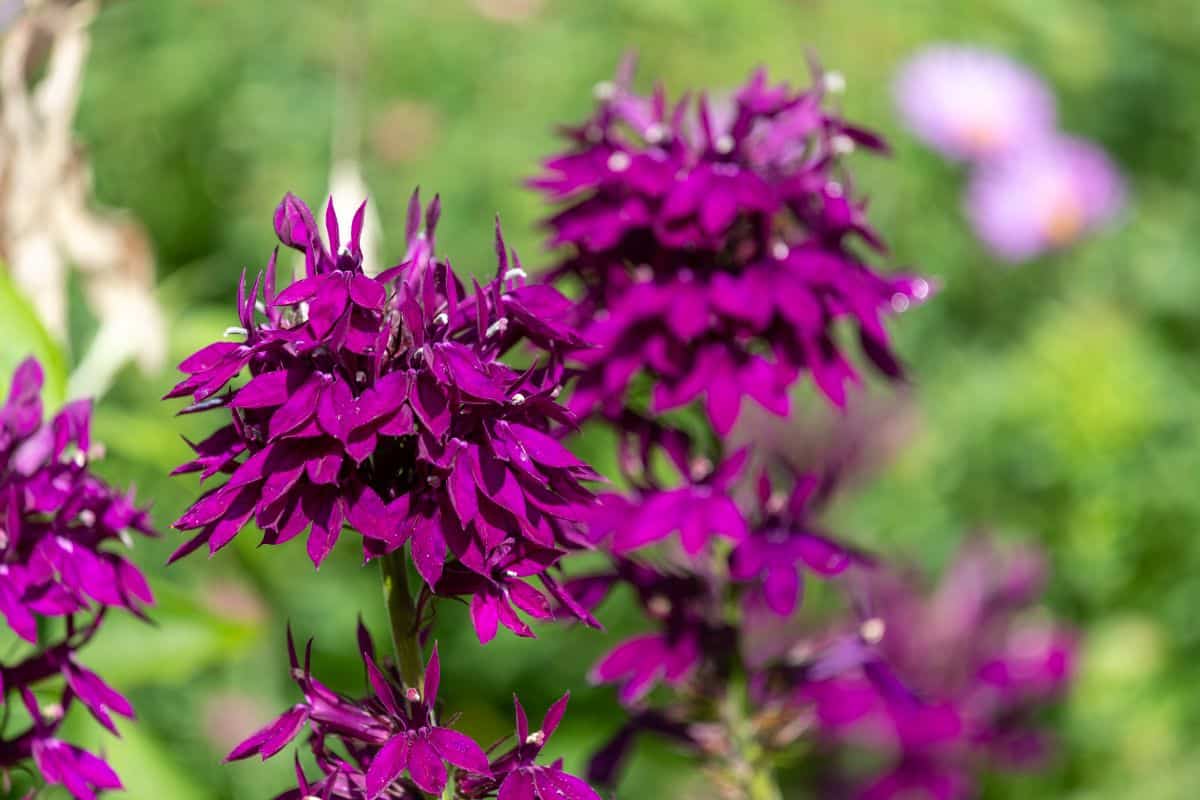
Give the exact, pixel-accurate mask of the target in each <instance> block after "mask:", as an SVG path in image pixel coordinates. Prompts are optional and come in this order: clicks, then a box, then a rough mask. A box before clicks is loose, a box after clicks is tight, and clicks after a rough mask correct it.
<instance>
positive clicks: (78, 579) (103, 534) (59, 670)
mask: <svg viewBox="0 0 1200 800" xmlns="http://www.w3.org/2000/svg"><path fill="white" fill-rule="evenodd" d="M41 388H42V371H41V367H40V366H39V365H38V364H37V362H36V361H33V360H28V361H25V362H24V363H22V364H21V365H20V366H19V367H18V368H17V370H16V373H15V374H14V376H13V380H12V388H11V390H10V392H9V395H8V398H7V400H6V401H5V404H4V406H3V407H2V408H0V616H2V617H3V619H4V620H5V622H6V623H7V625H8V627H9V628H10V629H11V630H12V631H13V632H14V633H15V634H16V635H17V636H18V637H19V638H20V639H21V640H23V642H24V643H25V645H26V647H24V648H18V649H16V650H14V651H12V653H15V654H16V655H17V656H19V657H18V658H16V659H14V660H11V661H10V660H8V658H7V657H6V658H4V659H0V705H5V706H6V710H7V708H8V707H9V703H10V701H11V700H12V699H14V698H15V697H16V696H19V697H20V698H21V699H22V701H23V703H24V706H25V708H26V711H27V715H28V718H29V723H28V725H27V726H25V727H24V728H20V727H19V725H20V723H18V722H16V718H15V717H13V716H11V715H10V714H8V713H5V714H4V715H2V716H3V719H0V782H3V780H5V779H6V777H7V774H8V772H9V771H10V770H12V769H14V768H16V767H18V766H20V765H22V764H24V763H26V762H29V761H32V762H33V764H34V765H35V766H36V767H37V769H38V770H39V771H40V773H41V775H42V778H43V779H44V780H46V781H47V782H48V783H54V784H61V785H62V786H64V787H65V788H66V789H67V791H68V792H70V793H71V794H72V795H73V796H74V797H76V798H77V799H78V800H93V799H94V798H95V796H96V793H97V792H99V791H101V790H105V789H116V788H120V786H121V783H120V780H119V779H118V778H117V776H116V775H115V774H114V773H113V771H112V769H111V768H109V766H108V765H107V764H105V763H104V761H103V760H101V759H100V758H97V757H96V756H94V755H92V754H90V753H88V752H86V751H84V750H81V749H79V748H77V747H75V746H74V745H71V744H69V743H67V742H65V741H63V740H62V739H61V738H59V729H60V728H61V726H62V722H63V719H64V718H65V715H66V712H67V710H68V709H69V708H70V707H71V706H72V705H73V704H74V703H76V702H78V703H79V704H81V705H82V706H83V707H84V708H85V709H86V710H87V711H88V712H89V713H90V714H91V715H92V717H93V718H95V719H96V721H97V722H99V723H100V724H101V725H102V726H104V727H105V728H106V729H108V730H109V731H111V732H113V733H116V732H117V728H116V725H115V723H114V721H113V717H114V716H122V717H127V718H132V717H133V708H132V706H131V705H130V703H129V701H128V700H126V699H125V698H124V697H123V696H122V695H121V694H120V693H118V692H117V691H116V690H114V689H113V688H112V687H111V686H109V685H108V684H107V683H106V682H105V681H104V680H103V679H102V678H101V677H100V676H99V675H97V674H96V673H95V672H92V671H91V670H89V669H87V668H86V667H84V666H83V665H82V664H81V663H80V662H79V659H78V657H77V655H76V654H77V651H79V650H80V649H81V648H82V647H84V645H86V644H87V643H88V642H90V641H91V639H92V638H93V637H94V636H95V635H96V633H97V632H98V631H99V630H100V627H101V625H102V623H103V621H104V618H105V614H106V613H107V611H108V610H109V609H110V608H124V609H126V610H129V611H131V612H132V613H134V614H136V615H138V616H142V615H143V614H144V608H145V606H146V605H149V604H150V603H152V602H153V599H154V598H153V595H152V594H151V592H150V588H149V586H148V585H147V583H146V580H145V578H144V577H143V576H142V574H141V572H139V571H138V569H137V567H135V566H134V565H133V563H132V562H131V561H129V560H128V558H126V557H125V555H124V554H123V553H122V552H121V551H122V550H124V549H125V548H126V547H127V546H132V538H131V537H130V532H132V531H136V532H139V533H142V534H145V535H153V530H152V529H151V527H150V522H149V518H148V516H147V514H146V512H145V511H144V510H143V509H140V508H138V507H136V506H135V505H134V503H133V497H132V495H131V494H126V493H121V492H118V491H116V490H115V489H113V488H112V487H110V486H108V485H107V484H106V483H104V482H103V481H101V480H100V479H99V478H98V477H96V476H95V475H94V474H93V473H92V472H91V461H92V459H94V458H95V457H96V456H97V455H98V454H99V453H100V448H99V446H98V445H95V444H93V442H92V441H91V436H90V422H91V406H90V403H89V402H88V401H76V402H74V403H71V404H69V405H67V406H66V407H64V408H63V409H62V410H61V411H59V412H58V413H57V414H55V415H54V416H53V417H52V418H51V419H50V420H49V421H44V420H43V415H42V411H43V409H42V401H41ZM54 620H60V622H59V623H58V624H52V621H54ZM12 653H10V655H11V654H12ZM59 678H61V679H62V681H63V683H64V687H63V689H62V690H61V692H60V693H59V695H58V700H57V701H56V702H49V703H46V704H45V705H41V704H39V701H38V699H37V697H35V694H34V689H35V688H36V689H37V691H38V692H39V694H42V695H44V694H45V693H46V691H47V689H46V687H45V686H44V685H43V684H45V683H46V682H47V681H50V680H54V679H59ZM10 726H18V730H16V731H15V732H13V731H10V730H9V728H10Z"/></svg>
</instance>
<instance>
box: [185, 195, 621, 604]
mask: <svg viewBox="0 0 1200 800" xmlns="http://www.w3.org/2000/svg"><path fill="white" fill-rule="evenodd" d="M420 210H421V209H420V205H419V202H418V199H417V197H416V195H414V196H413V202H412V205H411V206H410V212H409V222H408V239H409V247H408V253H407V256H406V259H405V261H404V262H403V263H402V264H400V265H399V266H396V267H393V268H391V269H388V270H385V271H384V272H382V273H380V274H379V275H378V276H375V277H371V276H368V275H366V274H365V273H364V272H363V269H362V257H361V249H360V246H359V234H360V231H361V224H362V219H363V209H361V208H360V209H359V213H358V214H357V215H356V216H355V218H354V223H353V225H352V226H351V232H350V238H349V241H348V242H347V244H346V247H345V248H344V249H340V241H341V240H340V232H339V230H338V224H337V218H336V216H334V215H332V214H330V215H327V220H326V226H327V233H328V239H329V247H328V248H326V246H325V243H324V242H323V241H322V239H321V236H320V233H319V231H318V230H317V227H316V224H315V222H314V221H313V218H312V214H311V213H310V212H309V210H308V208H307V207H306V206H305V205H304V204H303V203H301V202H300V201H299V200H298V199H296V198H295V197H293V196H292V195H288V196H287V197H285V198H284V200H283V202H282V203H281V204H280V206H279V208H278V210H277V211H276V214H275V228H276V232H277V233H278V235H279V239H280V241H281V242H283V243H284V244H285V245H287V246H289V247H292V248H295V249H297V250H300V251H301V252H303V253H304V254H305V259H306V277H304V278H302V279H300V280H298V281H297V282H295V283H293V284H291V285H290V286H288V287H287V288H285V289H284V290H283V291H281V292H278V293H277V292H276V290H275V259H274V256H273V257H272V260H271V262H270V264H269V265H268V267H267V272H266V277H265V280H264V279H263V278H260V279H259V280H258V281H256V283H255V285H254V288H253V290H252V291H251V292H249V293H247V292H246V290H245V281H244V280H243V283H242V287H241V289H240V290H239V295H238V316H239V319H240V322H241V327H240V328H239V329H238V330H237V332H238V334H239V335H243V336H244V337H245V341H244V342H230V341H222V342H216V343H214V344H211V345H209V346H208V347H205V348H203V349H202V350H200V351H199V352H197V353H195V354H194V355H192V356H190V357H189V358H188V359H186V360H185V361H184V362H183V363H182V364H181V366H180V368H181V369H182V370H183V371H184V372H185V373H187V375H188V377H186V378H185V379H184V380H183V381H181V382H180V383H179V384H178V385H177V386H176V387H175V388H174V389H173V390H172V391H171V392H170V393H169V394H168V397H180V396H184V395H191V397H192V399H193V401H194V402H193V404H192V405H191V406H189V407H188V408H186V409H184V412H193V411H202V410H208V409H218V410H219V411H220V413H222V414H225V415H228V418H229V419H230V423H229V424H228V425H226V426H225V427H223V428H221V429H220V430H218V431H217V432H216V433H215V434H213V435H212V436H211V437H209V438H208V439H206V440H205V441H203V442H201V443H199V444H196V445H193V448H194V449H195V451H196V458H195V459H193V460H192V461H190V462H188V463H187V464H184V465H183V466H181V467H179V468H178V469H177V470H176V472H177V473H183V472H200V473H201V478H202V480H203V479H208V478H211V477H213V476H214V475H216V474H218V473H224V474H226V475H228V478H227V479H226V480H225V481H224V483H222V484H221V485H220V486H218V487H216V488H214V489H211V490H209V491H207V492H206V493H205V494H204V495H203V496H202V497H201V498H200V499H199V500H198V501H197V502H196V503H195V504H193V505H192V507H191V508H190V509H188V510H187V512H185V513H184V515H183V516H182V517H180V519H179V520H178V521H177V522H176V523H175V524H176V527H178V528H180V529H181V530H198V531H199V532H198V533H197V534H196V535H195V536H194V537H193V538H192V539H191V540H190V541H189V542H188V543H187V544H185V545H184V546H183V547H181V548H180V549H179V550H178V551H177V552H176V553H175V555H174V556H173V558H179V557H182V556H184V555H186V554H188V553H190V552H192V551H193V550H195V549H197V548H199V547H201V546H203V545H207V546H208V549H209V551H210V552H215V551H217V550H219V549H220V548H222V547H224V546H225V545H226V544H228V543H229V542H230V541H231V540H232V539H233V538H234V536H236V535H237V533H238V531H240V530H241V529H242V528H243V527H244V526H245V525H246V524H247V523H248V522H250V521H251V519H253V520H254V522H255V523H256V524H257V525H258V527H259V528H261V529H262V530H263V531H264V533H265V536H264V542H265V543H267V544H280V543H283V542H285V541H288V540H289V539H292V538H294V537H296V536H298V535H300V534H301V533H303V532H304V531H305V530H308V531H309V535H308V553H309V556H310V557H311V559H312V561H313V563H314V564H315V565H318V566H319V565H320V564H321V562H322V561H323V560H324V559H325V558H326V556H328V555H329V552H330V551H331V550H332V548H333V546H334V544H335V543H336V542H337V539H338V537H339V535H340V534H341V530H342V527H343V525H348V526H349V527H351V528H352V529H354V530H355V531H357V532H358V533H360V534H361V535H362V537H363V547H364V550H365V553H366V555H367V557H368V558H371V557H374V556H378V555H381V554H383V553H388V552H392V551H394V550H396V549H398V548H400V547H401V546H403V545H404V544H405V543H406V542H407V543H408V544H409V547H410V549H411V553H412V558H413V562H414V563H415V565H416V568H417V571H418V572H419V573H420V575H421V577H422V578H424V580H425V582H426V583H427V584H428V585H429V586H430V587H434V586H436V585H437V584H438V582H439V580H440V579H441V577H442V573H443V569H444V567H445V564H446V562H447V559H448V558H449V559H450V562H451V563H453V564H458V565H460V566H462V567H465V568H466V569H467V570H470V571H472V572H474V573H476V574H478V575H480V576H483V577H484V578H491V577H492V575H493V573H494V568H495V566H496V565H497V564H498V563H501V562H505V561H506V560H509V561H512V560H516V559H519V558H523V557H524V556H523V555H521V554H523V553H526V552H527V551H530V550H536V551H537V553H538V558H539V559H540V561H539V564H540V566H541V568H542V569H541V571H542V572H544V571H545V569H547V568H549V566H551V565H552V564H553V563H555V562H556V561H557V559H558V558H559V557H560V556H562V555H563V554H564V553H565V551H566V550H567V549H570V548H576V547H581V546H585V545H586V544H587V543H586V541H585V540H584V539H583V538H582V533H581V531H580V530H579V527H580V526H579V521H580V520H582V519H584V518H585V517H586V515H587V514H588V513H590V508H591V506H592V505H593V503H594V497H593V495H592V494H591V492H590V491H589V490H588V489H586V488H585V487H584V486H583V483H582V482H583V481H590V480H595V479H597V478H598V477H599V476H598V475H597V474H596V473H595V472H594V471H593V470H592V469H591V468H590V467H589V466H588V465H587V464H585V463H583V462H582V461H580V460H579V459H578V458H576V457H575V456H574V455H573V454H572V453H571V452H570V451H568V450H567V449H566V448H565V447H563V446H562V445H561V444H560V443H559V441H558V439H557V438H556V433H557V431H558V430H559V429H562V428H570V427H572V426H573V425H574V424H575V420H574V417H573V416H572V415H571V413H570V412H569V411H567V410H566V409H565V408H563V407H562V406H560V405H559V404H558V403H557V402H556V400H555V398H556V397H557V396H558V393H559V391H560V390H561V387H562V383H563V381H564V380H565V378H566V374H565V371H564V368H563V364H562V358H563V353H564V352H565V350H566V349H567V348H576V347H579V346H581V345H582V340H580V339H579V337H578V336H577V334H576V333H575V332H574V330H573V329H572V328H571V327H570V325H568V324H567V323H565V322H564V317H565V315H566V313H567V312H568V311H569V310H570V303H569V301H567V300H566V299H565V298H564V297H563V296H562V295H560V294H559V293H558V292H557V291H555V290H554V289H552V288H550V287H548V286H539V285H528V286H527V285H525V282H524V275H525V273H524V272H523V271H522V269H521V266H520V262H519V261H518V260H517V259H516V256H515V254H514V255H513V256H512V261H511V263H510V256H509V253H508V250H507V248H506V247H505V244H504V241H503V239H502V238H501V237H500V231H499V226H498V225H497V229H496V251H497V255H498V257H499V267H498V270H497V273H496V277H495V279H494V280H492V281H491V283H489V284H488V286H487V287H485V288H481V287H480V286H479V285H478V284H475V286H474V290H473V292H471V293H470V294H468V293H466V292H465V290H464V287H463V286H462V284H461V283H460V282H459V281H458V279H457V278H456V277H455V275H454V272H453V271H452V270H451V268H450V265H449V264H448V263H447V262H445V261H441V260H439V259H437V258H435V257H434V255H433V245H434V229H435V227H436V224H437V219H438V215H439V204H438V201H437V200H436V199H435V200H434V202H433V203H432V204H431V205H430V207H429V209H428V210H427V211H426V215H425V228H424V230H423V231H419V227H420V226H419V221H420ZM260 294H261V299H260ZM522 342H527V343H530V344H533V345H534V346H536V347H537V348H538V349H539V350H541V351H542V353H543V354H544V357H543V358H542V359H540V360H537V361H535V362H534V364H533V366H531V367H529V368H528V369H526V370H524V371H520V370H517V369H514V368H512V367H509V366H507V365H505V364H504V363H502V362H501V361H500V360H499V359H500V358H501V357H502V356H503V355H504V354H505V353H506V352H507V351H508V350H510V349H511V348H512V347H513V346H515V345H517V344H519V343H522ZM243 371H248V372H249V375H250V380H248V381H246V382H245V383H243V384H242V385H240V386H238V387H236V388H234V387H231V386H230V383H231V381H233V380H234V379H235V378H236V377H237V376H238V375H239V374H241V373H242V372H243ZM526 565H527V564H526ZM526 574H532V573H526Z"/></svg>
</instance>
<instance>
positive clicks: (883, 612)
mask: <svg viewBox="0 0 1200 800" xmlns="http://www.w3.org/2000/svg"><path fill="white" fill-rule="evenodd" d="M1043 574H1044V569H1043V565H1042V563H1041V559H1040V557H1039V556H1038V554H1037V553H1034V552H1032V551H1028V550H1022V549H1014V550H1009V551H1003V550H1001V549H999V548H998V547H996V546H995V545H993V544H992V543H990V542H988V541H985V540H980V541H976V542H974V543H972V544H971V545H969V546H968V547H967V548H966V549H965V550H964V551H963V552H962V554H961V555H960V556H959V558H958V559H957V560H956V561H955V563H954V564H953V566H951V568H950V570H949V571H948V572H947V574H946V576H945V577H944V578H943V580H942V582H941V584H940V585H939V586H938V588H937V590H936V591H935V592H933V593H932V594H931V595H928V596H925V595H922V594H921V593H919V592H918V591H917V590H916V589H915V588H914V587H913V586H912V585H911V583H910V582H907V581H904V580H901V579H899V578H898V577H897V576H895V575H894V574H891V573H886V572H882V571H878V572H874V573H872V575H871V576H869V577H868V579H867V587H866V611H865V614H866V615H867V618H866V619H865V620H864V621H863V622H862V623H861V625H860V627H859V630H858V632H857V634H856V636H855V637H852V638H850V639H846V640H844V641H845V642H846V644H845V645H842V646H841V647H842V653H843V656H840V657H837V658H829V657H828V656H826V657H825V659H824V663H823V664H822V666H820V667H819V668H816V669H813V668H810V669H809V670H808V672H807V673H806V675H805V679H804V680H802V681H800V682H799V683H798V693H797V697H798V699H799V700H800V702H801V704H802V705H807V704H812V705H813V706H814V708H815V712H816V714H817V718H818V720H819V722H820V724H821V727H822V729H823V730H824V732H825V734H826V735H827V736H828V737H829V738H830V739H831V741H833V742H837V743H839V744H841V745H843V746H846V747H851V746H862V745H865V746H867V747H870V748H872V749H878V750H883V751H884V752H889V753H891V754H892V755H893V757H894V760H893V762H892V764H891V766H889V767H888V768H887V769H885V770H884V771H883V772H882V773H880V774H879V775H877V776H875V777H873V778H869V779H866V780H859V783H860V786H861V787H862V789H861V793H860V794H859V795H858V797H860V798H862V800H884V799H885V798H892V797H902V796H905V795H904V792H905V791H914V790H916V789H918V788H919V789H922V790H924V791H925V792H926V793H928V794H929V796H931V797H934V798H938V799H939V800H953V799H956V798H965V797H968V796H972V788H971V787H972V785H973V776H974V775H975V774H976V770H975V769H973V768H968V767H969V762H970V760H972V759H976V758H979V757H986V758H987V759H988V760H989V762H990V763H991V764H993V765H997V766H1001V767H1009V768H1011V767H1021V766H1025V765H1029V764H1031V763H1037V762H1038V761H1039V760H1040V759H1041V758H1042V757H1043V756H1044V755H1045V753H1046V752H1047V750H1048V742H1047V740H1046V736H1045V734H1044V733H1043V732H1042V730H1040V729H1039V727H1038V726H1037V723H1036V714H1037V713H1038V712H1039V710H1040V709H1041V708H1043V707H1044V706H1046V705H1048V704H1049V703H1050V702H1052V701H1053V700H1055V699H1056V698H1058V697H1060V696H1061V695H1062V693H1063V692H1064V691H1065V689H1066V687H1067V685H1068V683H1069V681H1070V679H1071V677H1072V674H1073V671H1074V666H1073V665H1074V661H1075V645H1074V641H1073V637H1072V636H1071V635H1069V634H1068V633H1066V632H1065V631H1064V630H1062V629H1061V628H1058V627H1056V626H1053V625H1051V624H1049V623H1048V622H1046V621H1044V620H1039V619H1036V618H1035V619H1029V618H1027V617H1025V616H1023V615H1022V612H1023V611H1024V610H1026V609H1028V608H1029V607H1030V606H1031V604H1032V603H1034V602H1035V601H1036V599H1037V596H1038V594H1039V593H1040V591H1041V586H1042V578H1043ZM845 654H849V655H848V656H847V655H845ZM884 664H886V669H887V670H888V674H891V675H894V678H887V677H884V674H883V673H880V672H879V671H878V669H879V667H878V666H873V665H884ZM873 670H874V672H872V671H873ZM881 678H882V679H881ZM901 687H902V688H901Z"/></svg>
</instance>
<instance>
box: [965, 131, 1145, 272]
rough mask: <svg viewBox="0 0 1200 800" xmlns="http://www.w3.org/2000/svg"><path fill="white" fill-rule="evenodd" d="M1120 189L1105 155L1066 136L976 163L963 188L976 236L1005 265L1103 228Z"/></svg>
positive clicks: (1118, 204)
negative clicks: (983, 162) (967, 182)
mask: <svg viewBox="0 0 1200 800" xmlns="http://www.w3.org/2000/svg"><path fill="white" fill-rule="evenodd" d="M1124 198H1125V188H1124V183H1123V181H1122V179H1121V176H1120V173H1119V172H1118V171H1117V169H1116V167H1115V166H1114V165H1113V163H1112V161H1111V160H1110V159H1109V157H1108V155H1107V154H1106V153H1105V152H1104V151H1103V150H1102V149H1101V148H1099V147H1097V146H1096V145H1094V144H1092V143H1090V142H1086V141H1084V140H1082V139H1075V138H1071V137H1067V136H1056V137H1051V138H1047V139H1045V140H1043V141H1041V142H1038V143H1036V144H1032V145H1029V146H1027V147H1024V148H1021V149H1020V150H1018V151H1016V152H1013V153H1011V154H1009V155H1007V156H1005V157H1003V158H999V159H996V160H994V161H990V162H988V163H987V164H985V165H983V166H981V167H980V168H979V169H978V170H977V171H976V173H975V174H974V176H973V177H972V179H971V184H970V186H969V187H968V190H967V199H966V204H967V214H968V216H969V217H970V219H971V224H972V225H973V226H974V227H975V231H976V233H977V234H978V235H979V237H980V238H981V239H982V240H983V242H984V244H986V245H987V246H988V247H989V248H990V249H991V250H992V251H993V252H994V253H995V254H996V255H997V256H999V257H1000V258H1003V259H1004V260H1006V261H1011V262H1021V261H1028V260H1029V259H1032V258H1035V257H1037V256H1039V255H1041V254H1043V253H1045V252H1047V251H1050V250H1056V249H1059V248H1062V247H1066V246H1067V245H1070V244H1074V243H1075V242H1076V241H1078V240H1079V239H1081V238H1082V237H1084V236H1086V235H1087V234H1089V233H1091V232H1093V231H1095V230H1096V229H1098V228H1101V227H1103V226H1104V225H1106V224H1108V223H1109V222H1111V221H1112V220H1113V218H1114V217H1115V216H1116V215H1117V214H1118V213H1119V212H1120V211H1121V208H1122V207H1123V205H1124V202H1125V199H1124Z"/></svg>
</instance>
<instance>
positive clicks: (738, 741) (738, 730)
mask: <svg viewBox="0 0 1200 800" xmlns="http://www.w3.org/2000/svg"><path fill="white" fill-rule="evenodd" d="M745 692H746V686H745V681H744V680H742V679H741V678H740V676H739V677H735V678H734V679H733V680H731V681H730V683H729V686H728V688H727V689H726V694H725V698H724V699H723V700H722V701H721V717H722V721H723V722H724V723H725V728H726V732H727V733H728V735H729V743H730V753H729V772H730V774H731V775H732V777H733V779H734V781H735V783H736V785H737V786H738V788H739V789H741V795H742V797H743V798H744V800H782V797H783V794H782V793H781V792H780V791H779V786H778V785H776V782H775V775H774V773H773V771H772V770H771V765H770V763H769V761H768V759H767V758H766V754H765V753H763V750H762V746H761V745H760V744H759V743H758V742H757V741H756V740H755V738H754V733H753V731H752V730H751V729H750V721H749V720H748V719H746V715H745V708H744V699H745Z"/></svg>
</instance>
